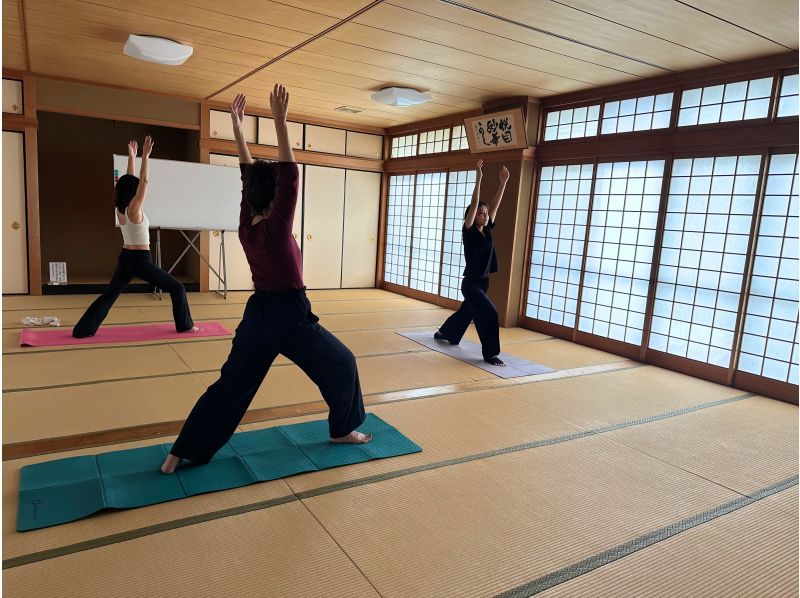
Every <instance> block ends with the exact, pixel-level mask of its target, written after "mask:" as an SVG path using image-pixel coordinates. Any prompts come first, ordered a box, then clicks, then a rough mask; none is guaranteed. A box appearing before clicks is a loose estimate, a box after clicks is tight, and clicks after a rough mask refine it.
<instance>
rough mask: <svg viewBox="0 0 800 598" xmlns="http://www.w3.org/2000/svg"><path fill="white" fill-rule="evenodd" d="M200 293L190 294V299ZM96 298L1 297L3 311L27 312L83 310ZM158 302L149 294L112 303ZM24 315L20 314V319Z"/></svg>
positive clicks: (144, 303)
mask: <svg viewBox="0 0 800 598" xmlns="http://www.w3.org/2000/svg"><path fill="white" fill-rule="evenodd" d="M199 294H200V293H190V295H189V296H190V297H193V296H194V295H199ZM203 294H205V293H203ZM96 298H97V295H37V296H34V295H3V311H27V310H31V309H50V310H52V309H69V308H75V309H85V308H86V307H88V306H89V304H90V303H91V302H92V301H94V300H95V299H96ZM150 300H153V301H158V299H156V298H155V297H153V295H152V294H149V293H123V294H122V295H120V296H119V298H118V299H117V300H116V302H115V303H114V307H131V306H136V305H147V303H148V302H149V301H150ZM23 315H25V314H21V315H20V317H22V316H23Z"/></svg>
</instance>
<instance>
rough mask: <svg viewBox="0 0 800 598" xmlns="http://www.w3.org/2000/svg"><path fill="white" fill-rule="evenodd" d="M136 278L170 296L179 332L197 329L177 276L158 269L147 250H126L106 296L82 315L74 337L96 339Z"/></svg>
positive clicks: (120, 257)
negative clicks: (117, 303)
mask: <svg viewBox="0 0 800 598" xmlns="http://www.w3.org/2000/svg"><path fill="white" fill-rule="evenodd" d="M134 277H138V278H141V279H142V280H144V281H145V282H149V283H150V284H152V285H155V286H156V287H158V288H159V289H163V290H165V291H167V292H168V293H169V296H170V298H171V299H172V317H173V318H174V320H175V330H177V331H178V332H184V331H186V330H190V329H191V328H192V327H193V326H194V322H192V316H191V314H190V313H189V301H188V299H187V298H186V289H185V288H184V287H183V285H182V284H181V283H180V282H179V281H178V280H177V279H176V278H175V277H174V276H171V275H169V274H167V273H166V272H164V270H162V269H161V268H157V267H156V266H155V264H153V260H152V259H151V258H150V252H149V251H147V250H146V249H123V250H122V252H121V253H120V254H119V259H118V260H117V269H116V270H114V276H112V277H111V282H109V283H108V287H107V288H106V290H105V291H103V294H102V295H100V296H99V297H98V298H97V299H95V300H94V303H92V304H91V305H90V306H89V309H87V310H86V313H84V314H83V316H81V319H80V320H79V321H78V323H77V324H75V328H73V329H72V336H74V337H75V338H84V337H87V336H93V335H94V334H95V333H96V332H97V329H98V328H100V324H102V323H103V320H105V319H106V316H107V315H108V312H109V310H110V309H111V307H112V306H113V305H114V302H115V301H116V300H117V297H119V294H120V293H121V292H122V291H123V289H125V287H126V286H128V283H129V282H130V281H131V280H133V278H134Z"/></svg>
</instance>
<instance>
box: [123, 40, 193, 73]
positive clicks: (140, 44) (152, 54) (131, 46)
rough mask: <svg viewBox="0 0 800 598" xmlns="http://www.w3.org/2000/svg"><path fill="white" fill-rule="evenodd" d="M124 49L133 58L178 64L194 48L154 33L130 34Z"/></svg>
mask: <svg viewBox="0 0 800 598" xmlns="http://www.w3.org/2000/svg"><path fill="white" fill-rule="evenodd" d="M122 51H123V52H124V53H125V55H126V56H130V57H131V58H138V59H139V60H147V61H148V62H156V63H158V64H168V65H172V66H178V65H180V64H183V63H184V62H186V59H187V58H189V56H191V55H192V52H193V51H194V48H192V47H191V46H185V45H183V44H181V43H178V42H176V41H173V40H171V39H166V38H163V37H156V36H154V35H129V36H128V41H126V42H125V47H124V48H123V49H122Z"/></svg>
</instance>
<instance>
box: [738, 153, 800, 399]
mask: <svg viewBox="0 0 800 598" xmlns="http://www.w3.org/2000/svg"><path fill="white" fill-rule="evenodd" d="M767 172H768V173H767V187H766V192H765V195H764V208H763V211H762V213H761V223H760V225H759V230H758V238H757V240H756V258H755V262H754V263H753V278H752V280H751V281H750V294H749V296H748V299H747V307H746V309H745V320H744V333H743V335H742V346H741V352H740V355H739V370H741V371H743V372H750V373H752V374H756V375H759V376H765V377H767V378H772V379H774V380H780V381H781V382H790V383H791V384H797V383H798V376H797V360H798V359H797V358H798V344H797V310H798V300H797V295H798V272H797V270H798V235H797V220H798V207H797V203H798V188H797V184H798V176H797V173H798V167H797V154H778V155H774V156H772V158H771V159H770V163H769V170H768V171H767Z"/></svg>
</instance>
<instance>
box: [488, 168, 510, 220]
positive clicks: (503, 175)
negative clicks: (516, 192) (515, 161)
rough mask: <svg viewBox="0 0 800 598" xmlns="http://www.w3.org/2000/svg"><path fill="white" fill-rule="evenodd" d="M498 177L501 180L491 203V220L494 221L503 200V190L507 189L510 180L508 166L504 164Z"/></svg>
mask: <svg viewBox="0 0 800 598" xmlns="http://www.w3.org/2000/svg"><path fill="white" fill-rule="evenodd" d="M497 178H498V180H499V181H500V185H499V186H498V187H497V191H495V193H494V197H493V198H492V203H490V204H489V220H491V221H492V222H494V219H495V216H497V208H499V207H500V202H501V201H503V191H505V190H506V183H507V182H508V168H506V167H505V166H503V167H502V168H501V169H500V174H499V175H498V176H497Z"/></svg>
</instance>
